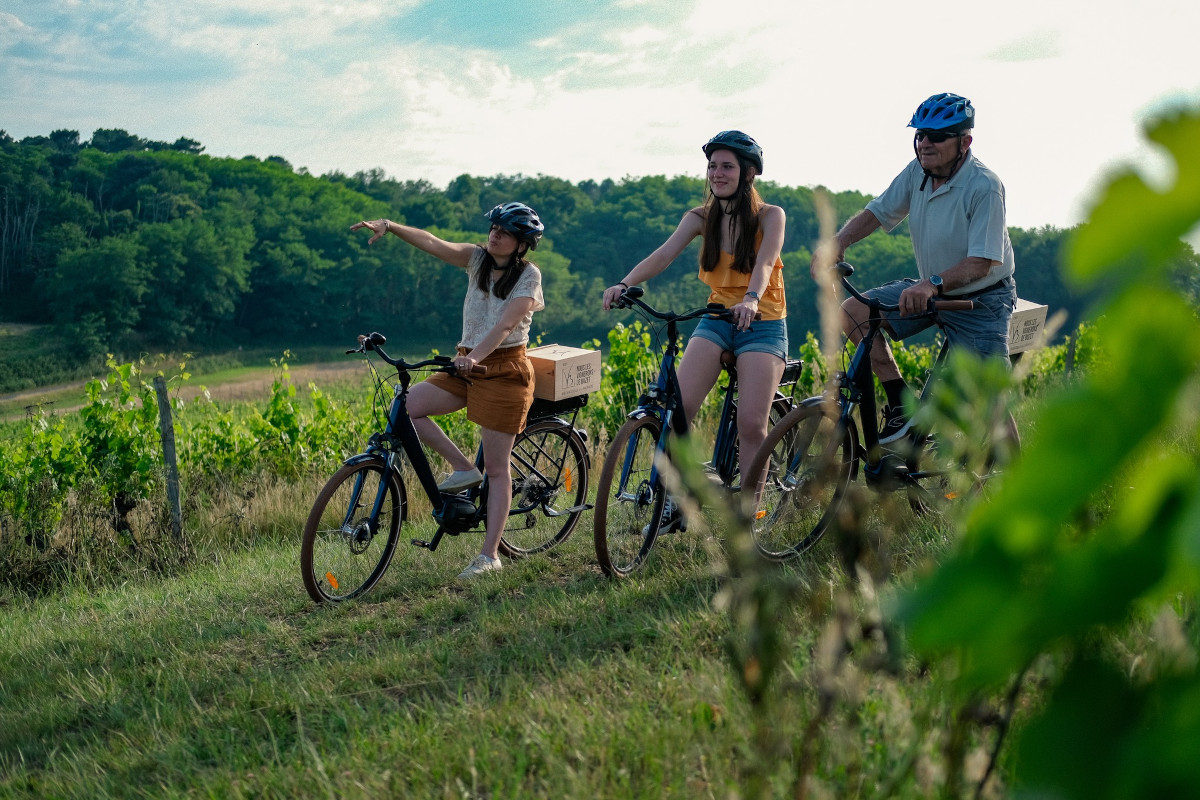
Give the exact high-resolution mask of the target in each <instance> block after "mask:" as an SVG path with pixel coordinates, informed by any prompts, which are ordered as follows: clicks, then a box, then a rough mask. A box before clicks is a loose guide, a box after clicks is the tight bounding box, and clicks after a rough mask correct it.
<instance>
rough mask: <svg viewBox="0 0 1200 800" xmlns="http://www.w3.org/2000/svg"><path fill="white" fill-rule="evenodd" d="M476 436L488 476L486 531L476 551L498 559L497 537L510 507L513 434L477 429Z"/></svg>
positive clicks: (498, 544)
mask: <svg viewBox="0 0 1200 800" xmlns="http://www.w3.org/2000/svg"><path fill="white" fill-rule="evenodd" d="M480 438H481V439H482V440H483V469H484V471H485V472H486V473H487V478H488V499H487V533H486V535H485V536H484V538H483V549H482V550H480V552H481V553H483V555H485V556H487V557H488V558H498V556H497V551H498V550H499V547H500V536H501V535H502V534H503V533H504V523H505V522H507V521H508V509H509V508H510V507H511V506H512V472H511V471H510V464H509V458H510V457H511V456H512V448H513V441H514V440H515V439H516V438H517V435H516V434H515V433H504V432H502V431H494V430H492V429H490V428H480Z"/></svg>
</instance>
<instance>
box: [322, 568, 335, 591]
mask: <svg viewBox="0 0 1200 800" xmlns="http://www.w3.org/2000/svg"><path fill="white" fill-rule="evenodd" d="M325 580H327V581H329V585H330V587H332V588H333V589H334V591H336V590H337V588H338V582H337V578H335V577H333V573H332V572H326V573H325Z"/></svg>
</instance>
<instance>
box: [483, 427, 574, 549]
mask: <svg viewBox="0 0 1200 800" xmlns="http://www.w3.org/2000/svg"><path fill="white" fill-rule="evenodd" d="M510 461H511V464H512V467H511V469H512V483H513V504H512V510H511V511H510V512H509V516H508V522H507V523H506V524H505V527H504V535H503V536H502V537H501V538H500V552H502V553H504V554H505V555H506V556H509V557H512V558H520V557H522V556H527V555H530V554H532V553H540V552H542V551H543V550H549V549H550V548H551V547H554V546H555V545H556V544H559V543H560V542H563V541H566V539H567V537H568V536H570V535H571V532H572V531H573V530H575V525H576V524H577V523H578V522H579V517H580V515H581V514H583V512H584V511H586V510H587V493H588V457H587V451H586V450H585V449H584V446H583V442H581V441H580V440H579V437H578V436H576V435H575V431H574V430H573V429H572V428H571V426H570V425H564V424H563V423H561V422H555V421H553V420H546V421H544V422H535V423H534V424H532V425H530V426H529V427H527V428H526V429H525V430H524V431H522V432H521V434H520V435H519V436H517V439H516V441H515V442H514V443H513V450H512V457H511V459H510Z"/></svg>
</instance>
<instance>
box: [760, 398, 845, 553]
mask: <svg viewBox="0 0 1200 800" xmlns="http://www.w3.org/2000/svg"><path fill="white" fill-rule="evenodd" d="M856 439H857V429H856V428H854V427H847V426H845V425H844V424H843V423H842V422H841V420H840V418H839V414H838V412H837V409H836V407H834V408H829V407H828V406H827V404H826V403H825V402H823V401H822V402H807V403H803V404H801V405H799V406H797V407H796V408H794V409H792V410H791V411H790V412H788V414H787V416H785V417H784V418H783V419H782V420H781V421H780V422H779V424H778V425H776V426H775V427H774V428H772V429H771V431H770V432H769V433H768V434H767V438H766V440H765V441H764V442H763V446H762V448H761V449H760V450H759V451H758V453H757V454H756V455H755V457H754V460H753V462H751V465H750V468H749V469H750V472H751V473H752V474H754V475H756V476H758V479H759V481H760V484H759V485H761V486H762V487H763V488H762V493H761V495H760V497H759V502H758V509H757V512H756V514H755V517H754V522H753V524H752V526H751V530H752V532H753V535H754V544H755V546H756V547H757V548H758V551H759V552H760V553H762V554H763V555H764V556H765V557H767V558H769V559H772V560H774V561H784V560H786V559H789V558H794V557H796V556H798V555H800V554H801V553H804V552H805V551H807V550H809V549H811V548H812V547H813V546H814V545H816V543H817V542H819V541H820V540H821V537H822V536H824V535H825V531H827V530H828V529H829V524H830V522H832V520H833V518H834V516H835V515H836V514H837V511H838V508H839V507H840V506H841V503H842V499H843V497H844V496H845V493H846V488H847V487H848V486H849V484H850V478H851V476H852V475H853V470H854V466H855V453H856V452H857V441H856Z"/></svg>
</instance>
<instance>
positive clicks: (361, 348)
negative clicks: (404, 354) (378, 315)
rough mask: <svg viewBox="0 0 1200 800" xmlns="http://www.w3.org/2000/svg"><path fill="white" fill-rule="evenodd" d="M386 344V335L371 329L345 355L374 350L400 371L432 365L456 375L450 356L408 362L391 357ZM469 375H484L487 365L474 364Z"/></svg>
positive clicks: (441, 370)
mask: <svg viewBox="0 0 1200 800" xmlns="http://www.w3.org/2000/svg"><path fill="white" fill-rule="evenodd" d="M385 344H387V337H386V336H384V335H383V334H382V333H378V332H376V331H372V332H371V333H370V334H360V335H359V337H358V347H357V348H355V349H354V350H347V351H346V355H353V354H355V353H361V354H363V355H365V354H366V353H367V352H369V351H372V350H373V351H375V353H376V354H378V355H379V357H380V358H381V359H383V360H384V361H386V362H387V363H388V364H391V365H392V366H393V367H395V368H396V369H398V370H400V371H402V372H413V371H415V370H419V369H425V368H426V367H434V368H435V369H434V370H433V371H434V372H448V373H450V374H451V375H457V374H458V369H457V368H456V367H455V366H454V359H453V358H451V357H450V356H434V357H433V358H427V359H425V360H424V361H416V362H411V363H410V362H408V361H405V360H404V359H403V358H392V357H391V356H389V355H388V354H387V353H386V352H384V350H383V345H385ZM468 374H470V375H486V374H487V367H483V366H480V365H478V364H476V365H475V366H474V367H472V368H471V369H470V371H469V373H468Z"/></svg>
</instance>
